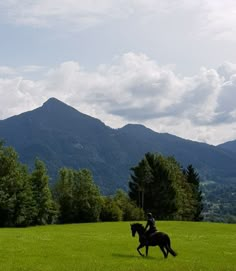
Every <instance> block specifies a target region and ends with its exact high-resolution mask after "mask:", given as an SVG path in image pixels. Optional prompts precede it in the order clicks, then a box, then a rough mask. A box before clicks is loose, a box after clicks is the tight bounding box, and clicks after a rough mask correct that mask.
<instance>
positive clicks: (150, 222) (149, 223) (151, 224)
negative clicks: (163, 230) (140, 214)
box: [145, 213, 157, 237]
mask: <svg viewBox="0 0 236 271" xmlns="http://www.w3.org/2000/svg"><path fill="white" fill-rule="evenodd" d="M148 227H149V229H148V230H147V228H148ZM146 230H147V231H146ZM145 231H146V236H147V237H149V236H150V235H151V234H152V233H154V232H156V231H157V228H156V226H155V219H154V218H153V216H152V213H148V214H147V225H146V227H145Z"/></svg>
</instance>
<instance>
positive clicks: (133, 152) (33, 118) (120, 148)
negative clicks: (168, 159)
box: [0, 98, 236, 193]
mask: <svg viewBox="0 0 236 271" xmlns="http://www.w3.org/2000/svg"><path fill="white" fill-rule="evenodd" d="M0 138H3V139H4V140H5V142H6V144H7V145H11V146H13V147H14V148H15V149H16V151H17V152H18V153H19V155H20V160H21V161H22V162H23V163H26V164H27V165H29V167H30V168H32V167H33V164H34V160H35V157H38V158H40V159H42V160H43V161H44V162H45V163H46V165H47V168H48V170H49V174H50V176H51V177H52V180H51V181H52V182H53V181H55V178H56V174H57V171H58V169H59V168H61V167H63V166H65V167H71V168H75V169H79V168H88V169H90V170H91V171H92V173H93V176H94V179H95V181H96V182H97V184H98V185H99V186H100V187H101V190H102V191H103V192H105V193H112V192H114V190H115V189H117V188H124V189H125V188H127V180H128V178H129V175H130V168H131V167H132V166H135V165H136V164H137V163H138V162H139V161H140V160H141V159H142V158H143V156H144V154H145V153H146V152H159V153H161V154H163V155H166V156H167V155H168V156H174V157H175V158H176V159H177V160H178V161H179V162H180V163H181V165H183V166H184V167H186V166H187V165H188V164H193V166H194V167H195V168H196V169H197V170H198V171H199V173H200V174H201V176H203V177H204V178H205V179H207V180H213V181H215V182H219V183H222V182H224V183H230V182H233V183H236V167H235V165H236V153H233V152H231V151H228V150H227V149H226V148H222V146H219V147H218V146H217V147H216V146H212V145H208V144H204V143H199V142H194V141H190V140H185V139H182V138H179V137H176V136H174V135H170V134H164V133H156V132H154V131H152V130H150V129H148V128H146V127H144V126H142V125H134V124H128V125H126V126H124V127H123V128H120V129H112V128H110V127H108V126H106V125H105V124H104V123H103V122H101V121H100V120H98V119H96V118H92V117H90V116H88V115H85V114H83V113H80V112H79V111H77V110H75V109H74V108H72V107H70V106H68V105H66V104H64V103H62V102H61V101H59V100H57V99H55V98H51V99H49V100H48V101H47V102H45V103H44V104H43V106H42V107H39V108H37V109H35V110H33V111H29V112H25V113H22V114H20V115H17V116H14V117H11V118H8V119H5V120H1V121H0Z"/></svg>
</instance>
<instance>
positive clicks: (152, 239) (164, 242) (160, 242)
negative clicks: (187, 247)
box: [130, 223, 177, 258]
mask: <svg viewBox="0 0 236 271" xmlns="http://www.w3.org/2000/svg"><path fill="white" fill-rule="evenodd" d="M130 226H131V232H132V236H133V237H135V234H136V232H137V233H138V235H139V243H140V244H139V246H138V247H137V251H138V253H139V254H140V255H141V256H144V255H143V254H142V253H141V252H140V248H142V247H144V246H145V247H146V256H148V247H149V246H159V247H160V249H161V251H162V253H163V254H164V258H167V257H168V253H170V254H171V255H172V256H174V257H175V256H177V253H176V252H175V251H174V250H173V249H172V248H171V246H170V237H169V236H168V234H166V233H164V232H160V231H156V232H154V233H152V234H150V235H149V237H148V238H147V236H146V234H145V228H144V226H143V225H142V224H140V223H134V224H131V225H130Z"/></svg>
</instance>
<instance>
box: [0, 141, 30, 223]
mask: <svg viewBox="0 0 236 271" xmlns="http://www.w3.org/2000/svg"><path fill="white" fill-rule="evenodd" d="M33 209H34V208H33V205H32V190H31V186H30V182H29V175H28V171H27V168H26V167H25V166H24V165H22V164H21V163H20V162H19V161H18V155H17V153H16V151H15V150H14V149H13V148H12V147H5V146H4V144H3V142H2V141H0V226H27V225H30V224H31V223H32V214H33Z"/></svg>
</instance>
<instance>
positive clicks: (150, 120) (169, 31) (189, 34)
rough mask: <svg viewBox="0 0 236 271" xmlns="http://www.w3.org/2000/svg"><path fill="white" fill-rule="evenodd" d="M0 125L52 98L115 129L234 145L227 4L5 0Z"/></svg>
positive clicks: (232, 19) (232, 21)
mask: <svg viewBox="0 0 236 271" xmlns="http://www.w3.org/2000/svg"><path fill="white" fill-rule="evenodd" d="M0 37H1V47H0V48H1V50H0V95H1V99H0V105H1V107H0V119H5V118H7V117H10V116H12V115H15V114H19V113H21V112H24V111H28V110H32V109H34V108H36V107H38V106H41V105H42V104H43V103H44V102H45V101H46V100H47V99H48V98H50V97H56V98H58V99H60V100H62V101H64V102H66V103H68V104H70V105H71V106H73V107H75V108H76V109H78V110H79V111H81V112H83V113H86V114H89V115H91V116H94V117H97V118H99V119H101V120H102V121H103V122H105V123H106V124H107V125H109V126H111V127H114V128H117V127H121V126H123V125H125V124H127V123H141V124H144V125H145V126H147V127H150V128H151V129H153V130H155V131H157V132H168V133H171V134H175V135H178V136H181V137H183V138H188V139H192V140H197V141H203V142H207V143H210V144H218V143H221V142H225V141H228V140H233V139H236V52H235V48H236V2H235V1H233V0H225V1H220V0H215V1H213V0H204V1H203V0H200V1H193V0H188V1H187V0H178V1H177V0H159V1H157V0H155V1H154V0H145V1H144V0H126V1H124V0H116V1H115V0H99V1H95V0H88V1H86V2H85V1H80V0H50V1H48V0H34V1H29V0H5V1H2V3H0Z"/></svg>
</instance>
